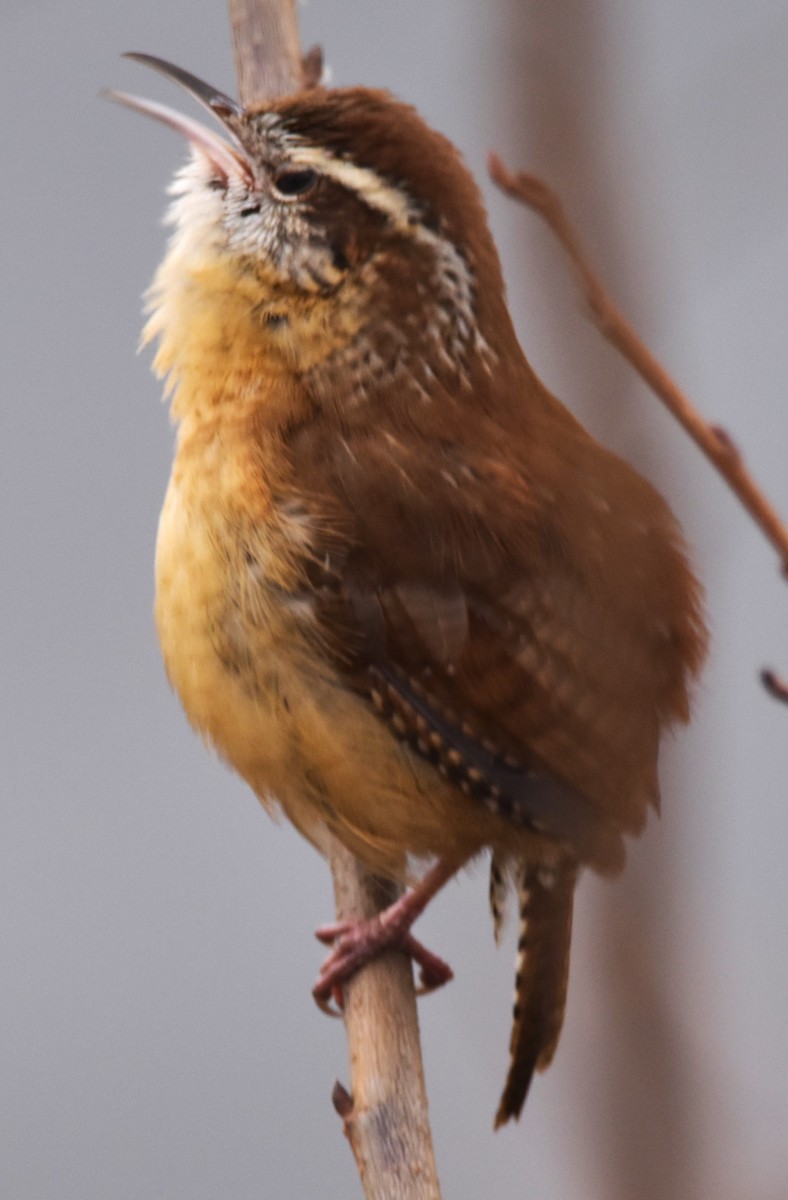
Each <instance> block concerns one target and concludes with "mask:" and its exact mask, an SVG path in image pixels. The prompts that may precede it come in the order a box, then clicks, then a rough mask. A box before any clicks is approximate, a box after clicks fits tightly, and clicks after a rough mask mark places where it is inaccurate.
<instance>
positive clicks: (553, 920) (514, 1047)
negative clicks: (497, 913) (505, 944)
mask: <svg viewBox="0 0 788 1200" xmlns="http://www.w3.org/2000/svg"><path fill="white" fill-rule="evenodd" d="M576 879H577V867H576V865H575V863H574V862H572V861H570V860H563V861H562V862H560V863H558V864H557V865H555V866H551V867H547V866H536V865H534V864H530V863H521V864H518V866H517V868H516V873H515V885H516V888H517V899H518V906H519V912H520V929H519V939H518V943H517V973H516V980H515V996H514V1014H513V1024H512V1036H511V1041H510V1044H509V1054H510V1059H509V1072H508V1075H507V1077H506V1084H505V1086H504V1090H503V1095H502V1096H501V1102H500V1104H499V1106H498V1111H497V1113H496V1115H495V1128H496V1129H498V1128H499V1127H500V1126H501V1125H504V1124H506V1122H507V1121H508V1120H509V1119H510V1118H511V1117H519V1115H520V1112H521V1110H522V1107H523V1104H524V1103H525V1098H526V1096H527V1094H528V1088H529V1086H530V1083H531V1076H532V1075H533V1073H534V1071H535V1070H537V1071H543V1070H545V1068H546V1067H548V1066H549V1065H550V1062H551V1060H552V1058H553V1055H554V1054H555V1049H556V1046H557V1045H558V1038H559V1035H560V1033H561V1026H562V1024H563V1019H564V1008H565V1005H566V987H567V980H568V976H569V948H570V944H571V939H572V902H573V898H574V890H575V882H576Z"/></svg>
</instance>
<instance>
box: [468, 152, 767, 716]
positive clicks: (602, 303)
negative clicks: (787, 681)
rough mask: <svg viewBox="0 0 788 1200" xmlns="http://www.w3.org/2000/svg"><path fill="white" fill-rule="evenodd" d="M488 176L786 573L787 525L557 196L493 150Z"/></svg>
mask: <svg viewBox="0 0 788 1200" xmlns="http://www.w3.org/2000/svg"><path fill="white" fill-rule="evenodd" d="M489 170H490V176H491V178H492V180H493V182H494V183H496V184H497V185H498V187H499V188H501V190H502V191H504V192H506V194H507V195H509V196H512V197H514V199H516V200H519V201H521V202H522V203H523V204H526V205H528V207H529V208H532V209H533V210H534V211H535V212H537V213H538V214H539V215H540V216H541V217H542V218H543V219H544V220H545V221H546V222H547V224H548V225H549V226H550V228H551V229H552V231H553V233H554V234H555V236H556V237H557V238H558V241H559V242H560V244H561V246H562V248H563V249H564V250H565V252H566V253H567V255H568V256H569V259H570V261H571V263H572V265H573V267H574V268H575V271H576V272H577V275H578V277H579V281H580V286H581V288H582V291H583V293H584V296H585V300H586V303H587V305H588V308H589V311H590V314H591V319H592V321H593V322H594V324H595V325H596V327H597V329H599V331H600V333H601V334H602V336H603V337H605V338H607V340H608V341H609V342H610V343H612V345H614V346H615V347H616V349H617V350H618V351H619V353H620V354H622V355H623V357H624V358H625V359H626V360H627V361H628V362H629V363H630V364H631V366H633V367H634V368H635V370H636V371H637V373H638V374H639V375H640V376H641V378H642V379H644V380H645V382H646V383H647V384H648V386H649V387H650V388H651V390H652V391H653V392H654V394H655V395H656V396H658V397H659V399H660V400H661V401H662V403H663V404H664V405H665V407H666V408H667V409H668V410H669V411H670V412H671V413H672V414H673V416H674V417H675V418H676V420H677V421H678V422H679V424H680V425H682V426H683V428H684V429H685V430H686V431H687V433H688V434H689V435H690V437H691V438H692V440H693V441H694V442H695V444H696V446H698V447H699V448H700V449H701V451H702V452H703V453H704V454H705V456H706V457H707V458H708V459H709V461H710V462H711V463H712V465H713V466H714V467H716V469H717V471H718V472H719V474H720V475H721V476H722V477H723V479H724V480H725V481H726V482H727V484H728V486H729V487H730V488H731V490H732V491H733V492H734V494H735V495H736V497H737V498H738V499H739V501H740V502H741V504H742V505H743V506H744V508H745V509H746V510H747V512H748V513H749V514H750V516H751V517H752V519H753V520H754V521H755V523H756V525H758V527H759V528H760V530H761V532H762V533H763V534H764V536H765V537H766V538H767V539H768V541H769V542H771V544H772V546H773V547H774V549H775V550H776V551H777V553H778V555H779V556H780V563H781V570H782V573H783V575H784V576H786V577H788V527H787V526H786V525H785V523H784V522H783V521H782V520H781V518H780V517H779V515H778V514H777V512H776V510H775V509H774V508H773V507H772V505H771V504H770V503H769V501H768V500H767V498H766V496H765V495H764V493H763V492H762V491H761V489H760V488H759V487H758V485H757V484H756V482H755V480H754V479H753V477H752V475H751V474H750V472H749V471H748V470H747V468H746V466H745V464H744V459H743V458H742V455H741V453H740V451H739V449H738V447H737V446H736V444H735V442H734V441H733V438H732V437H731V436H730V434H729V433H727V431H726V430H724V429H722V428H720V426H718V425H710V424H709V423H708V422H707V421H705V420H704V419H703V417H702V416H701V415H700V413H699V412H698V410H697V409H696V408H695V407H694V405H693V404H691V403H690V401H689V399H688V398H687V397H686V396H685V395H684V393H683V392H682V391H681V390H680V388H679V387H678V386H677V385H676V384H675V383H674V382H673V380H672V379H671V378H670V376H669V375H668V374H667V372H666V371H665V370H664V369H663V368H662V366H660V364H659V363H658V362H657V360H656V358H654V356H653V354H652V353H651V352H650V351H649V350H648V348H647V347H646V346H645V345H644V344H643V342H642V341H641V340H640V338H639V337H638V335H637V333H636V332H635V330H634V329H633V328H632V326H631V325H630V324H629V322H628V321H627V319H626V318H625V317H624V315H623V313H621V312H620V310H619V309H618V308H617V307H616V305H615V304H614V303H613V301H612V299H611V298H610V296H609V295H608V293H607V292H606V291H605V289H604V288H603V286H602V284H601V282H600V280H599V277H598V276H597V274H596V272H595V271H594V269H593V267H592V266H591V263H590V261H589V258H588V255H587V254H586V252H585V249H584V248H583V246H582V244H581V242H580V238H579V236H578V233H577V230H576V229H575V227H574V226H573V225H572V223H571V221H570V220H569V218H568V217H567V215H566V212H565V210H564V207H563V205H562V204H561V201H560V200H559V199H558V197H557V196H556V194H555V192H553V191H552V189H551V188H549V187H548V186H547V184H546V183H545V182H544V181H543V180H541V179H538V178H537V177H536V176H535V175H528V174H525V173H523V172H521V173H518V174H517V175H514V174H512V172H511V171H509V170H508V169H507V168H506V167H505V166H504V164H503V163H502V162H501V160H500V158H498V156H497V155H495V154H492V155H490V159H489ZM761 679H762V682H763V683H764V685H765V686H766V688H767V691H768V692H769V694H770V695H772V696H774V697H775V698H777V699H782V700H786V701H788V688H787V687H786V686H785V685H784V684H783V685H781V684H780V681H779V680H778V677H777V676H776V675H775V674H774V672H773V671H768V670H767V671H763V672H762V673H761Z"/></svg>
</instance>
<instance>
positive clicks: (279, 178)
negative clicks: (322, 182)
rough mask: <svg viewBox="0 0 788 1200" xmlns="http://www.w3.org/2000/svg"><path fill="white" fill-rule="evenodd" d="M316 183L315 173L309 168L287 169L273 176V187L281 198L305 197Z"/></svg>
mask: <svg viewBox="0 0 788 1200" xmlns="http://www.w3.org/2000/svg"><path fill="white" fill-rule="evenodd" d="M316 183H317V171H313V170H312V168H311V167H288V168H286V169H285V170H283V171H280V172H279V174H278V175H275V176H274V187H275V188H276V190H277V191H278V192H279V194H280V195H281V196H305V195H306V193H307V192H311V191H312V188H313V187H314V186H315V184H316Z"/></svg>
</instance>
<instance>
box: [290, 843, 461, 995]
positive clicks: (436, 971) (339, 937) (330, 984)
mask: <svg viewBox="0 0 788 1200" xmlns="http://www.w3.org/2000/svg"><path fill="white" fill-rule="evenodd" d="M457 869H458V865H457V863H456V862H444V861H440V862H438V863H436V865H435V866H434V867H432V868H431V869H430V870H429V871H428V872H427V874H426V875H425V876H424V878H423V879H422V880H420V881H419V883H418V884H417V885H416V886H415V887H414V888H411V889H410V891H407V892H405V893H404V894H403V895H402V896H400V897H399V899H398V900H395V901H394V903H393V904H390V905H389V907H388V908H385V909H384V910H383V912H381V913H378V914H377V916H375V917H372V918H371V920H368V921H353V920H349V921H337V922H335V923H334V924H332V925H321V927H320V928H319V929H317V930H316V931H315V936H316V937H317V938H318V939H319V940H320V941H321V942H325V943H326V944H327V945H332V946H333V949H332V951H331V953H330V954H329V956H328V958H327V959H326V961H325V962H324V963H323V966H322V967H321V969H320V974H319V976H318V978H317V983H316V984H315V986H314V987H313V989H312V995H313V996H314V998H315V1000H316V1001H317V1003H318V1005H319V1006H320V1007H321V1008H323V1009H326V1010H327V1011H329V1012H332V1011H333V1010H332V1009H331V1008H330V1001H331V998H332V997H333V998H334V999H336V1000H337V1001H338V1002H340V1003H341V995H342V992H341V988H342V984H343V983H347V981H348V979H350V978H351V976H352V975H354V974H355V973H356V971H358V970H359V968H360V967H363V966H364V964H365V963H368V962H369V961H370V960H371V959H373V958H376V957H377V955H378V954H382V953H383V951H384V950H391V949H397V950H404V952H405V953H406V954H408V955H410V957H411V958H412V959H413V960H414V962H417V963H418V964H419V967H420V968H421V971H420V976H421V983H422V989H423V990H424V991H432V990H433V989H434V988H437V987H440V986H441V985H442V984H444V983H448V981H449V980H450V979H452V978H453V972H452V969H451V967H450V966H449V965H448V963H445V962H444V961H443V959H441V958H438V956H437V955H435V954H433V953H432V952H431V951H429V950H428V949H427V948H426V946H423V945H422V944H421V942H418V941H417V940H416V938H414V937H413V936H412V934H411V932H410V927H411V925H412V924H413V922H414V921H415V920H416V918H417V917H419V916H421V914H422V913H423V912H424V909H425V908H426V907H427V905H428V904H429V902H430V900H431V899H432V898H433V896H434V895H435V894H436V893H437V892H439V891H440V889H441V888H442V887H443V885H444V883H447V882H448V880H449V879H451V877H452V875H454V874H455V873H456V871H457Z"/></svg>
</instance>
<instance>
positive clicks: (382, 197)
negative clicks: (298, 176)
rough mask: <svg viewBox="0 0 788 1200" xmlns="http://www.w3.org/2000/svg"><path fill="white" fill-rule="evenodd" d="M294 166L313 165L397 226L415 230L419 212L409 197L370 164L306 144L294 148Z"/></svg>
mask: <svg viewBox="0 0 788 1200" xmlns="http://www.w3.org/2000/svg"><path fill="white" fill-rule="evenodd" d="M290 165H291V166H294V167H300V166H309V167H312V168H313V169H314V170H316V171H319V172H320V173H321V174H322V175H325V176H327V177H328V178H329V179H333V180H335V181H336V182H337V183H339V184H341V185H342V186H343V187H346V188H347V189H348V190H349V191H351V192H355V193H356V194H357V195H358V196H360V197H361V199H362V200H364V201H365V203H367V204H368V205H369V206H370V208H375V209H377V211H378V212H381V213H383V214H384V215H385V216H387V217H388V218H389V220H390V221H391V222H392V224H393V225H394V226H395V228H396V229H398V230H400V231H409V232H410V233H411V234H412V233H414V232H415V231H414V220H415V219H416V218H417V216H418V214H417V213H416V211H415V209H414V208H413V206H412V205H411V204H410V203H409V202H408V199H407V197H406V196H405V195H404V194H403V192H402V191H401V190H400V189H399V188H396V187H394V186H392V184H390V183H386V181H385V180H384V179H382V178H381V177H380V175H378V174H377V173H376V172H375V171H372V170H371V169H370V168H369V167H358V166H356V165H355V163H350V162H346V161H345V160H344V159H341V158H335V157H334V155H333V154H329V153H328V151H327V150H323V149H321V147H319V146H310V145H308V144H303V143H302V144H301V145H297V146H296V147H295V148H294V152H293V154H292V155H291V156H290Z"/></svg>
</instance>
